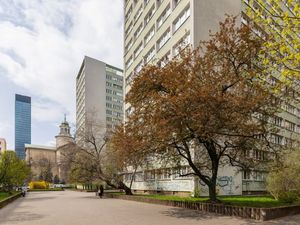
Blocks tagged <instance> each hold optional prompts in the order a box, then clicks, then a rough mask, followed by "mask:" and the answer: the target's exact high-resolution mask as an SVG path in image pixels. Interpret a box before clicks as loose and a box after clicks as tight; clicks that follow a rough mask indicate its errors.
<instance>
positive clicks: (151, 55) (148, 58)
mask: <svg viewBox="0 0 300 225" xmlns="http://www.w3.org/2000/svg"><path fill="white" fill-rule="evenodd" d="M154 55H155V47H154V46H153V47H152V48H151V49H150V51H149V52H148V53H147V54H146V55H145V58H144V60H145V64H147V63H148V62H150V60H151V59H152V58H153V57H154Z"/></svg>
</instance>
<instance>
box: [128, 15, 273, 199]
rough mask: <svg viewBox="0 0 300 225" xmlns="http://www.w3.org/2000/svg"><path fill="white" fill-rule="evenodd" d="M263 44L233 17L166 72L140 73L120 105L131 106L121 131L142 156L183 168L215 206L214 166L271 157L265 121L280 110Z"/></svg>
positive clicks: (249, 163)
mask: <svg viewBox="0 0 300 225" xmlns="http://www.w3.org/2000/svg"><path fill="white" fill-rule="evenodd" d="M261 48H262V39H261V38H259V37H257V36H255V35H253V33H252V29H251V28H250V27H248V26H241V27H237V26H236V21H235V18H233V17H228V18H227V19H226V20H225V22H222V23H220V30H219V32H217V33H215V34H212V35H211V39H210V40H209V41H206V42H201V43H200V47H199V48H197V49H195V50H191V49H190V48H186V49H182V50H181V53H180V55H178V56H177V57H176V58H174V59H173V60H171V61H170V62H169V63H167V65H165V66H164V67H159V66H156V65H148V66H146V67H145V68H144V69H143V70H142V71H141V72H140V73H139V75H138V76H137V77H136V78H135V80H134V81H133V84H132V87H131V90H130V91H129V93H128V95H127V96H126V101H127V103H129V104H130V105H131V107H132V109H133V110H132V113H131V114H130V115H129V117H128V121H127V123H126V126H125V131H126V130H129V131H134V132H131V135H135V136H136V137H135V139H136V140H141V141H140V142H139V144H141V143H142V145H144V146H146V147H141V145H137V147H136V148H135V151H137V152H141V151H142V152H143V154H144V156H145V157H149V156H150V157H154V158H155V159H158V158H163V159H166V160H169V161H170V162H171V161H172V162H174V160H175V161H177V162H185V163H187V164H188V165H189V166H190V167H191V168H192V174H193V175H195V176H197V177H198V178H199V179H200V180H201V181H202V182H204V183H205V184H206V185H207V186H208V188H209V195H210V200H211V201H216V200H217V199H216V179H217V175H218V169H219V166H220V165H234V166H239V167H243V168H247V167H248V168H249V167H251V166H252V167H253V166H254V165H256V164H255V162H256V161H255V159H253V158H252V157H249V152H251V151H254V150H259V151H264V152H269V151H271V150H272V148H271V145H270V143H269V140H270V136H269V135H270V133H272V132H273V133H275V132H276V129H274V128H273V127H272V126H270V124H269V123H268V121H270V120H271V119H272V118H273V117H274V115H275V113H276V112H277V110H278V105H277V104H276V98H274V96H273V95H272V94H271V92H270V90H269V86H268V83H267V82H266V79H261V77H264V76H269V75H268V74H266V73H265V69H264V67H263V65H259V62H258V61H257V55H258V54H259V53H260V51H261ZM272 99H273V100H272Z"/></svg>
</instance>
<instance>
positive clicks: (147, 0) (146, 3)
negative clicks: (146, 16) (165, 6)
mask: <svg viewBox="0 0 300 225" xmlns="http://www.w3.org/2000/svg"><path fill="white" fill-rule="evenodd" d="M149 2H150V0H144V8H145V7H146V6H147V5H148V3H149Z"/></svg>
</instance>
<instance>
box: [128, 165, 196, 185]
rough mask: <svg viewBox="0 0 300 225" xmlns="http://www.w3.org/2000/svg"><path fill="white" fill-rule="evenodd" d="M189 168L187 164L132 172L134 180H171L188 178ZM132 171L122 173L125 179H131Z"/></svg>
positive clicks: (189, 174)
mask: <svg viewBox="0 0 300 225" xmlns="http://www.w3.org/2000/svg"><path fill="white" fill-rule="evenodd" d="M191 174H192V172H191V168H190V167H189V166H183V167H180V168H164V169H156V170H146V171H143V172H136V173H135V174H134V178H133V179H134V181H135V182H142V181H154V180H171V179H190V178H192V177H193V176H192V175H191ZM132 176H133V173H127V174H124V180H125V181H127V182H128V181H131V179H132Z"/></svg>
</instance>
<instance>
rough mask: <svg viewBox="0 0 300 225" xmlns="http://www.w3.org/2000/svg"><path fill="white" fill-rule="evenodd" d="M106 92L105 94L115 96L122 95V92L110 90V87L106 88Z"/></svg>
mask: <svg viewBox="0 0 300 225" xmlns="http://www.w3.org/2000/svg"><path fill="white" fill-rule="evenodd" d="M106 93H107V94H112V95H116V96H120V97H123V94H122V93H121V92H118V91H113V90H111V89H106Z"/></svg>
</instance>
